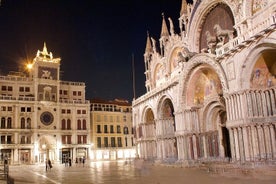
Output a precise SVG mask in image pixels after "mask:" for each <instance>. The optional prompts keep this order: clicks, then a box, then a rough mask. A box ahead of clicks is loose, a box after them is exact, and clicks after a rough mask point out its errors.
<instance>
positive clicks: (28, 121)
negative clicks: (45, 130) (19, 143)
mask: <svg viewBox="0 0 276 184" xmlns="http://www.w3.org/2000/svg"><path fill="white" fill-rule="evenodd" d="M31 122H32V120H31V118H27V128H28V129H30V128H31Z"/></svg>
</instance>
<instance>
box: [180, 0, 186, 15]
mask: <svg viewBox="0 0 276 184" xmlns="http://www.w3.org/2000/svg"><path fill="white" fill-rule="evenodd" d="M183 14H187V1H186V0H182V6H181V10H180V16H182V15H183Z"/></svg>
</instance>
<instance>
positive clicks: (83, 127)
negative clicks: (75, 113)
mask: <svg viewBox="0 0 276 184" xmlns="http://www.w3.org/2000/svg"><path fill="white" fill-rule="evenodd" d="M82 129H83V130H86V120H85V119H84V120H82Z"/></svg>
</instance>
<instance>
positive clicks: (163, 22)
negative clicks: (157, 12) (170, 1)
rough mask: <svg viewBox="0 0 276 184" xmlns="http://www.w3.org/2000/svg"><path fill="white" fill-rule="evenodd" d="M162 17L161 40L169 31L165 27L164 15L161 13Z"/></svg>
mask: <svg viewBox="0 0 276 184" xmlns="http://www.w3.org/2000/svg"><path fill="white" fill-rule="evenodd" d="M162 17H163V20H162V29H161V38H162V37H163V36H164V37H167V36H169V31H168V27H167V24H166V21H165V15H164V13H162Z"/></svg>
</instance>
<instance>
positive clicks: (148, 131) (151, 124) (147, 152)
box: [142, 108, 157, 159]
mask: <svg viewBox="0 0 276 184" xmlns="http://www.w3.org/2000/svg"><path fill="white" fill-rule="evenodd" d="M143 122H144V123H143V125H142V129H143V138H144V141H143V143H142V144H143V148H144V150H143V154H144V156H143V157H144V158H146V159H155V158H156V157H157V153H156V139H155V136H156V125H155V118H154V114H153V111H152V109H151V108H148V109H147V110H146V112H145V116H144V120H143Z"/></svg>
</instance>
